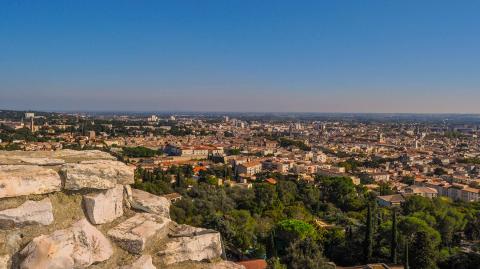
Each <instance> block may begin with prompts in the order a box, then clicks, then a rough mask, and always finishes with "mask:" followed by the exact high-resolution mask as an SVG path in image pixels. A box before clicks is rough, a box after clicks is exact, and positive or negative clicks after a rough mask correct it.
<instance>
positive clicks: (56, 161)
mask: <svg viewBox="0 0 480 269" xmlns="http://www.w3.org/2000/svg"><path fill="white" fill-rule="evenodd" d="M19 160H20V161H21V162H22V163H25V164H35V165H62V164H64V163H65V161H64V160H62V159H53V158H40V157H39V158H32V157H23V158H19Z"/></svg>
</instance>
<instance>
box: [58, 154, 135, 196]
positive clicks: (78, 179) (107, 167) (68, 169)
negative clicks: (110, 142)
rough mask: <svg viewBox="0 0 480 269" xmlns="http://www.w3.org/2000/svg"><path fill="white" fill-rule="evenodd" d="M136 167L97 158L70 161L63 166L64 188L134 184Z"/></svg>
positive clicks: (92, 187)
mask: <svg viewBox="0 0 480 269" xmlns="http://www.w3.org/2000/svg"><path fill="white" fill-rule="evenodd" d="M134 170H135V168H134V167H130V166H127V165H126V164H124V163H122V162H119V161H110V160H97V161H83V162H80V163H70V164H65V165H63V166H62V169H61V173H62V174H63V176H64V179H65V184H64V188H65V189H67V190H80V189H84V188H86V189H100V190H106V189H112V188H114V187H115V186H116V185H117V184H123V185H127V184H133V183H134V178H133V173H134Z"/></svg>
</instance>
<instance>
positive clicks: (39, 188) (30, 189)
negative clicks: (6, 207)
mask: <svg viewBox="0 0 480 269" xmlns="http://www.w3.org/2000/svg"><path fill="white" fill-rule="evenodd" d="M61 186H62V181H61V179H60V176H59V175H58V173H57V172H56V171H55V170H53V169H50V168H46V167H41V166H37V165H0V198H5V197H17V196H23V195H30V194H45V193H50V192H56V191H60V189H61Z"/></svg>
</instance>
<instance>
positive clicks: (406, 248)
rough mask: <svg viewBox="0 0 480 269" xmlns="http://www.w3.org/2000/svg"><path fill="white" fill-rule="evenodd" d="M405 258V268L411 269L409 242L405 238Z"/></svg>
mask: <svg viewBox="0 0 480 269" xmlns="http://www.w3.org/2000/svg"><path fill="white" fill-rule="evenodd" d="M404 252H405V253H404V258H403V268H404V269H410V266H409V264H408V263H409V261H408V240H407V238H405V251H404Z"/></svg>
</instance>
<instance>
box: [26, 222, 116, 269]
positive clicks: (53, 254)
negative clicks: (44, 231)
mask: <svg viewBox="0 0 480 269" xmlns="http://www.w3.org/2000/svg"><path fill="white" fill-rule="evenodd" d="M112 254H113V249H112V246H111V244H110V242H109V241H108V239H107V238H105V236H104V235H103V234H102V233H101V232H100V231H98V230H97V229H95V227H93V226H92V225H91V224H90V223H89V222H88V221H87V220H86V219H82V220H80V221H78V222H76V223H74V224H73V225H72V226H71V227H70V228H68V229H64V230H58V231H55V232H54V233H52V234H50V235H41V236H39V237H36V238H34V239H33V240H32V241H31V242H30V243H29V244H28V245H27V246H26V247H25V248H24V249H23V250H22V251H20V256H21V257H22V258H23V261H22V262H21V264H20V269H40V268H49V269H64V268H85V267H88V266H90V265H91V264H93V263H95V262H101V261H105V260H107V259H109V258H110V256H112Z"/></svg>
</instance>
